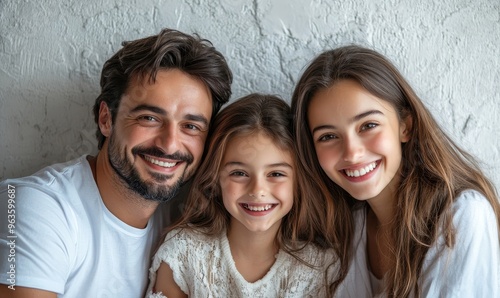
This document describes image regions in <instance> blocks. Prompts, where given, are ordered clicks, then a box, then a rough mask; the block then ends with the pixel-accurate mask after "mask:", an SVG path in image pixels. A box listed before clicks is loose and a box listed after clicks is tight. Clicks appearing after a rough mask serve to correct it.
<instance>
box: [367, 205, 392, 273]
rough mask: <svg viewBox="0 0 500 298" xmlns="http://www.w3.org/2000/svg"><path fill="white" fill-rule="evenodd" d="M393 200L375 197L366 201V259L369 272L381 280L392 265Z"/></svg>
mask: <svg viewBox="0 0 500 298" xmlns="http://www.w3.org/2000/svg"><path fill="white" fill-rule="evenodd" d="M395 202H396V200H395V198H393V197H377V198H373V199H370V200H369V201H368V204H369V208H368V210H367V213H366V238H367V243H366V245H367V259H368V264H369V269H370V271H371V272H372V273H373V274H374V275H375V276H376V277H377V278H379V279H381V278H383V276H384V275H385V273H387V271H389V269H390V268H391V266H392V265H393V263H394V255H393V254H392V251H393V248H394V239H393V234H392V232H393V228H392V224H393V222H394V216H395V210H396V205H395Z"/></svg>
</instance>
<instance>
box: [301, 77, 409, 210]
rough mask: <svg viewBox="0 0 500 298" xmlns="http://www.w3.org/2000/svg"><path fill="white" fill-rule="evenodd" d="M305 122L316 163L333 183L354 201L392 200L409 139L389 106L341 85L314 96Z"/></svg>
mask: <svg viewBox="0 0 500 298" xmlns="http://www.w3.org/2000/svg"><path fill="white" fill-rule="evenodd" d="M307 118H308V123H309V127H310V129H311V134H312V136H313V141H314V147H315V149H316V154H317V156H318V159H319V163H320V165H321V167H322V168H323V170H324V171H325V173H326V174H327V175H328V177H329V178H330V179H331V180H332V181H333V182H335V183H336V184H338V185H339V186H340V187H342V188H343V189H344V190H346V191H347V192H348V193H349V194H351V196H353V197H354V198H356V199H358V200H369V199H372V198H376V197H385V198H392V197H393V194H394V191H395V189H396V186H397V184H398V181H399V175H398V171H399V168H400V164H401V156H402V152H401V143H402V142H406V141H408V133H407V129H406V123H405V122H402V121H400V120H399V117H398V115H397V113H396V111H395V109H394V108H393V107H392V106H391V104H390V103H389V102H387V101H385V100H382V99H380V98H377V97H375V96H374V95H372V94H371V93H369V92H368V91H367V90H366V89H364V88H363V87H362V86H361V85H360V84H359V83H358V82H356V81H354V80H341V81H338V82H337V83H335V84H334V85H333V86H331V87H329V88H327V89H323V90H321V91H319V92H317V93H316V94H315V95H314V97H313V98H312V99H311V102H310V103H309V107H308V114H307Z"/></svg>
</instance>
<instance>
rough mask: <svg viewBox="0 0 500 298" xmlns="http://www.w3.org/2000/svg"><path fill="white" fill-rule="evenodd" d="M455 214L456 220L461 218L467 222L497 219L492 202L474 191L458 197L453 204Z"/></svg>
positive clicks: (462, 193) (465, 191)
mask: <svg viewBox="0 0 500 298" xmlns="http://www.w3.org/2000/svg"><path fill="white" fill-rule="evenodd" d="M453 213H454V214H453V217H454V218H455V219H458V218H460V220H466V221H477V220H479V221H480V220H481V219H486V218H488V217H493V218H494V217H495V215H494V211H493V206H491V203H490V201H488V199H486V197H485V196H484V195H483V194H482V193H480V192H478V191H476V190H472V189H468V190H464V191H462V192H461V193H460V194H459V195H458V196H457V197H456V199H455V202H454V203H453ZM485 216H486V218H484V217H485ZM480 217H483V218H480Z"/></svg>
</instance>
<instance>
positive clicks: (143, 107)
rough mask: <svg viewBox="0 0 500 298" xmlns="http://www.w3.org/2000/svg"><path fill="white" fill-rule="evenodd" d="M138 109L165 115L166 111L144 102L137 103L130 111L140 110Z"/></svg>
mask: <svg viewBox="0 0 500 298" xmlns="http://www.w3.org/2000/svg"><path fill="white" fill-rule="evenodd" d="M140 111H150V112H153V113H156V114H160V115H167V111H165V110H164V109H162V108H159V107H156V106H151V105H146V104H141V105H138V106H137V107H135V108H133V109H132V110H131V112H132V113H135V112H140Z"/></svg>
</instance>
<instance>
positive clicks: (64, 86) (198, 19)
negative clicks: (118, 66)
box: [0, 0, 500, 188]
mask: <svg viewBox="0 0 500 298" xmlns="http://www.w3.org/2000/svg"><path fill="white" fill-rule="evenodd" d="M164 27H170V28H175V29H179V30H181V31H184V32H186V33H198V34H200V36H202V37H204V38H207V39H209V40H211V41H212V42H213V44H214V45H215V46H216V47H217V48H218V49H219V50H220V51H221V52H222V53H223V54H224V55H225V56H226V58H227V60H228V62H229V64H230V67H231V69H232V71H233V73H234V84H233V96H232V100H234V99H236V98H238V97H240V96H243V95H246V94H247V93H249V92H265V93H273V94H278V95H280V96H281V97H283V98H285V99H287V100H288V101H289V98H290V96H291V93H292V90H293V87H294V84H295V83H296V81H297V80H298V78H299V76H300V74H301V73H302V71H303V70H304V67H305V65H306V64H307V63H308V61H310V60H311V59H312V58H313V57H314V56H315V55H317V54H318V53H320V52H321V51H323V50H325V49H329V48H333V47H337V46H341V45H346V44H351V43H356V44H360V45H366V46H369V47H371V48H374V49H376V50H378V51H380V52H381V53H383V54H384V55H386V56H387V57H389V58H390V59H391V60H392V61H393V62H394V63H395V64H396V65H397V66H398V68H399V69H400V70H401V71H402V73H403V74H404V75H405V76H406V78H407V79H408V81H409V82H410V84H411V85H412V86H413V87H414V89H415V91H416V92H417V94H418V95H419V96H420V97H421V98H422V99H423V100H424V102H425V104H426V105H427V106H428V108H429V109H430V110H431V111H432V113H433V114H434V116H435V117H436V118H437V120H438V122H439V123H440V124H441V125H442V126H443V128H444V129H445V131H446V132H447V133H448V134H449V135H450V136H451V137H452V138H453V139H454V140H455V141H456V142H457V143H459V144H460V145H461V146H462V147H463V148H465V149H466V150H468V151H469V152H470V153H472V154H473V155H474V156H476V157H477V158H478V160H479V161H480V163H481V166H482V167H483V169H484V171H485V172H486V173H487V175H488V176H489V177H490V178H491V179H492V180H493V181H494V183H495V184H496V186H497V188H500V152H499V151H500V117H498V114H499V112H500V84H499V82H500V67H499V66H500V38H499V37H500V2H499V1H498V0H474V1H472V0H440V1H434V0H422V1H406V0H373V1H357V0H351V1H349V0H312V1H304V0H286V1H285V0H276V1H271V0H254V1H244V0H232V1H231V0H212V1H206V0H194V1H173V0H140V1H139V0H129V1H125V0H99V1H98V0H86V1H75V0H67V1H58V0H39V1H27V0H25V1H22V0H21V1H18V0H1V1H0V144H1V145H0V148H1V154H0V179H4V178H9V177H18V176H24V175H28V174H31V173H33V172H35V171H37V170H38V169H40V168H41V167H43V166H46V165H50V164H52V163H55V162H61V161H66V160H70V159H73V158H75V157H78V156H80V155H82V154H95V153H96V152H97V141H96V139H95V137H94V133H95V124H94V120H93V116H92V114H91V108H92V105H93V102H94V100H95V98H96V97H97V95H98V94H99V76H100V70H101V68H102V65H103V63H104V62H105V61H106V60H107V59H108V58H109V57H110V56H111V55H112V54H113V53H114V52H116V51H117V50H118V49H119V48H120V47H121V42H122V41H124V40H131V39H136V38H139V37H144V36H147V35H152V34H156V33H158V32H159V31H160V30H161V29H162V28H164Z"/></svg>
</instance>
